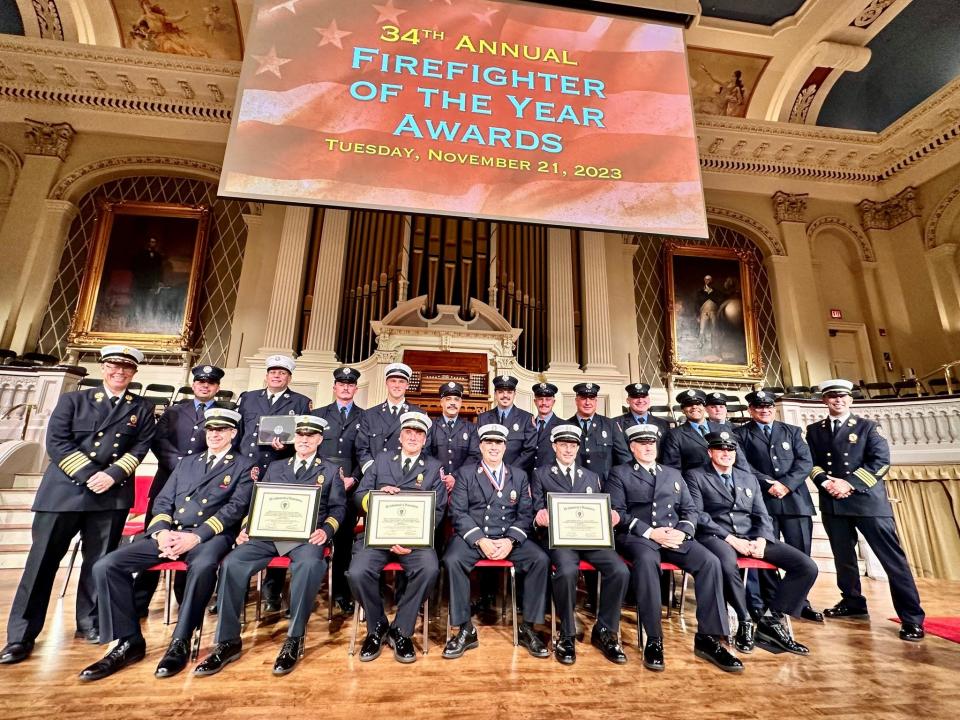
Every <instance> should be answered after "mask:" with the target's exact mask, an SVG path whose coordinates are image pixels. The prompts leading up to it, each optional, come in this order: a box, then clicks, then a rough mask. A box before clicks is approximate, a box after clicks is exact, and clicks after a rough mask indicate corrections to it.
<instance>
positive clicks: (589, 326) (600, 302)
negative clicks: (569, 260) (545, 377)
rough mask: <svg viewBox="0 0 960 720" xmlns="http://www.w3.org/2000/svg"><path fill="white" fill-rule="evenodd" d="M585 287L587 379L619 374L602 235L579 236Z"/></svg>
mask: <svg viewBox="0 0 960 720" xmlns="http://www.w3.org/2000/svg"><path fill="white" fill-rule="evenodd" d="M580 268H581V270H580V271H581V279H582V283H581V284H582V286H583V356H584V357H583V369H584V372H585V373H586V374H587V375H590V374H609V373H611V372H613V373H615V372H617V368H616V367H615V366H614V365H613V343H612V342H611V338H610V301H609V293H608V291H607V282H608V278H609V273H608V272H607V251H606V241H605V238H604V234H603V233H602V232H594V231H584V232H583V233H582V234H581V236H580Z"/></svg>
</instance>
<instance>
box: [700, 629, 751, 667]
mask: <svg viewBox="0 0 960 720" xmlns="http://www.w3.org/2000/svg"><path fill="white" fill-rule="evenodd" d="M693 654H694V655H696V656H697V657H698V658H701V659H703V660H706V661H707V662H712V663H713V664H714V665H716V666H717V667H718V668H720V669H721V670H723V671H724V672H729V673H738V672H743V663H742V662H740V660H738V659H737V658H735V657H734V656H733V654H732V653H731V652H730V651H729V650H727V649H726V648H725V647H724V646H723V645H722V644H721V642H720V639H719V638H717V637H714V636H713V635H701V634H700V633H697V634H696V635H695V636H694V638H693Z"/></svg>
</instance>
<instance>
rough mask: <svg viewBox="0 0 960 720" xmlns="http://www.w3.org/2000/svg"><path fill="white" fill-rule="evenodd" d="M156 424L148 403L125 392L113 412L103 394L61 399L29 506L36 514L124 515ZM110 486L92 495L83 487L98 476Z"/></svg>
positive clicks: (85, 393)
mask: <svg viewBox="0 0 960 720" xmlns="http://www.w3.org/2000/svg"><path fill="white" fill-rule="evenodd" d="M155 430H156V423H155V421H154V417H153V403H151V402H149V401H147V400H144V399H143V398H142V397H140V396H139V395H134V394H133V393H130V392H125V393H124V394H123V395H122V396H121V397H120V400H119V401H118V402H117V404H116V406H115V407H113V406H111V404H110V400H109V396H108V395H106V393H105V392H104V390H103V388H90V389H89V390H82V391H77V392H71V393H66V394H65V395H62V396H61V397H60V399H59V400H58V401H57V406H56V408H55V409H54V411H53V413H52V414H51V415H50V422H49V423H48V424H47V440H46V449H47V455H49V456H50V460H51V462H50V464H49V465H48V466H47V469H46V470H45V471H44V473H43V479H42V480H41V482H40V488H39V489H38V490H37V495H36V498H35V499H34V501H33V508H32V509H33V510H34V511H35V512H84V511H97V510H127V509H129V508H130V507H131V506H132V505H133V499H134V483H133V476H134V472H135V471H136V469H137V467H138V466H139V465H140V463H141V461H142V460H143V458H144V456H145V455H146V454H147V452H148V451H149V450H150V443H151V442H152V441H153V436H154V431H155ZM101 470H102V471H103V472H105V473H107V475H109V476H110V477H112V478H113V479H114V481H115V484H114V485H113V487H111V488H110V489H109V490H107V491H106V492H104V493H101V494H99V495H98V494H96V493H94V492H92V491H90V490H88V489H87V486H86V482H87V480H89V479H90V478H91V477H92V476H93V475H94V474H95V473H97V472H99V471H101Z"/></svg>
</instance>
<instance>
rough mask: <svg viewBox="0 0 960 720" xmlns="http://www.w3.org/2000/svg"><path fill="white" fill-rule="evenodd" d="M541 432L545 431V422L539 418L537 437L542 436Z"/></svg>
mask: <svg viewBox="0 0 960 720" xmlns="http://www.w3.org/2000/svg"><path fill="white" fill-rule="evenodd" d="M541 430H543V420H542V419H541V418H537V435H539V434H540V431H541Z"/></svg>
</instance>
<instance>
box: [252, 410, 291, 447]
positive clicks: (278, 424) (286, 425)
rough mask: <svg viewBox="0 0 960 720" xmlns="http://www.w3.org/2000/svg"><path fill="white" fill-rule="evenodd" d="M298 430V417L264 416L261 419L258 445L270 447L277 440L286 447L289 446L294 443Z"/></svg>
mask: <svg viewBox="0 0 960 720" xmlns="http://www.w3.org/2000/svg"><path fill="white" fill-rule="evenodd" d="M296 430H297V416H296V415H264V416H263V417H261V418H260V427H259V430H258V431H257V444H258V445H270V444H272V443H273V441H274V440H275V439H276V440H279V441H280V442H282V443H283V444H284V445H289V444H291V443H292V442H293V435H294V433H295V432H296Z"/></svg>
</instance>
